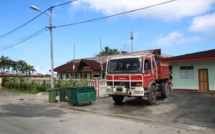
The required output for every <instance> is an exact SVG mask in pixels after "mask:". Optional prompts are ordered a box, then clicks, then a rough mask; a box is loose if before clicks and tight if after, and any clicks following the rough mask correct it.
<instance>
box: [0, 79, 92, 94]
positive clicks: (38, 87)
mask: <svg viewBox="0 0 215 134" xmlns="http://www.w3.org/2000/svg"><path fill="white" fill-rule="evenodd" d="M54 83H55V88H65V87H67V86H87V85H88V83H89V82H88V80H87V79H81V80H73V79H70V80H63V81H60V80H59V81H56V80H55V82H54ZM2 86H3V89H2V90H7V91H13V92H21V93H32V94H34V93H38V92H46V91H47V90H48V89H50V88H51V83H50V82H47V81H45V80H43V81H40V82H39V81H33V80H30V79H29V78H27V77H10V78H9V77H5V78H3V85H2Z"/></svg>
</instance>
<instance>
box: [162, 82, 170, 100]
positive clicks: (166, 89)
mask: <svg viewBox="0 0 215 134" xmlns="http://www.w3.org/2000/svg"><path fill="white" fill-rule="evenodd" d="M169 91H170V86H169V84H168V82H165V83H163V84H162V86H161V96H162V97H163V98H168V97H169Z"/></svg>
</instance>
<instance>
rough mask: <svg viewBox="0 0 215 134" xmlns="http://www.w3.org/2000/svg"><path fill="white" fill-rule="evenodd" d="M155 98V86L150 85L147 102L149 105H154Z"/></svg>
mask: <svg viewBox="0 0 215 134" xmlns="http://www.w3.org/2000/svg"><path fill="white" fill-rule="evenodd" d="M156 99H157V93H156V89H155V86H151V87H150V89H149V95H148V99H147V102H148V103H149V105H154V104H155V101H156Z"/></svg>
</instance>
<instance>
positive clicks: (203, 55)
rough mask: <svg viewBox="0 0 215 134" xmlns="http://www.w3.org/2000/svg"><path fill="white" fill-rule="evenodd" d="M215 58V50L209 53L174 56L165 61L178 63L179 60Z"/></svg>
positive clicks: (208, 51)
mask: <svg viewBox="0 0 215 134" xmlns="http://www.w3.org/2000/svg"><path fill="white" fill-rule="evenodd" d="M212 57H215V49H212V50H207V51H201V52H195V53H189V54H184V55H179V56H173V57H170V58H166V59H165V61H166V62H168V61H174V60H175V61H177V60H183V59H184V60H189V59H198V58H212Z"/></svg>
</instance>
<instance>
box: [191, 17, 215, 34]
mask: <svg viewBox="0 0 215 134" xmlns="http://www.w3.org/2000/svg"><path fill="white" fill-rule="evenodd" d="M189 30H190V31H193V32H203V33H206V34H211V33H213V34H214V31H215V13H213V14H207V15H202V16H198V17H195V18H194V19H193V21H192V24H191V25H190V27H189Z"/></svg>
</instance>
